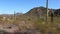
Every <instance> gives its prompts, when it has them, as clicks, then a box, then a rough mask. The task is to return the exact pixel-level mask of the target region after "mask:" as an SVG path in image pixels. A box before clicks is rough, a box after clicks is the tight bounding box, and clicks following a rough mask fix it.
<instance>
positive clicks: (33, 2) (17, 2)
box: [0, 0, 60, 14]
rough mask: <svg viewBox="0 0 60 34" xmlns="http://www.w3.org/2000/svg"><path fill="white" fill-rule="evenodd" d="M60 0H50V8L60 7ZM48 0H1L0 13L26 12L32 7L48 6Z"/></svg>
mask: <svg viewBox="0 0 60 34" xmlns="http://www.w3.org/2000/svg"><path fill="white" fill-rule="evenodd" d="M59 3H60V0H49V8H54V9H58V8H60V5H59ZM45 4H46V0H0V14H13V13H14V11H15V12H20V13H26V12H27V11H29V10H30V9H32V8H34V7H39V6H44V7H45V6H46V5H45Z"/></svg>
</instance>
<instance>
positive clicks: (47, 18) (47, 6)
mask: <svg viewBox="0 0 60 34" xmlns="http://www.w3.org/2000/svg"><path fill="white" fill-rule="evenodd" d="M47 20H48V0H46V23H48V22H47Z"/></svg>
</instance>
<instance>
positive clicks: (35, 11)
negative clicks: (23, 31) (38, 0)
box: [25, 6, 60, 16]
mask: <svg viewBox="0 0 60 34" xmlns="http://www.w3.org/2000/svg"><path fill="white" fill-rule="evenodd" d="M48 11H49V12H48V14H49V15H50V14H51V13H50V12H52V13H53V15H54V16H56V15H58V14H59V15H60V9H49V8H48ZM25 15H28V16H44V15H46V8H45V7H42V6H41V7H35V8H32V9H31V10H29V11H28V12H27V13H26V14H25Z"/></svg>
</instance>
